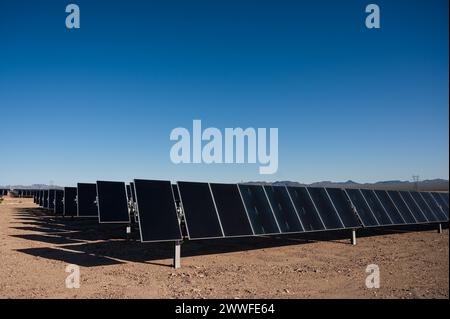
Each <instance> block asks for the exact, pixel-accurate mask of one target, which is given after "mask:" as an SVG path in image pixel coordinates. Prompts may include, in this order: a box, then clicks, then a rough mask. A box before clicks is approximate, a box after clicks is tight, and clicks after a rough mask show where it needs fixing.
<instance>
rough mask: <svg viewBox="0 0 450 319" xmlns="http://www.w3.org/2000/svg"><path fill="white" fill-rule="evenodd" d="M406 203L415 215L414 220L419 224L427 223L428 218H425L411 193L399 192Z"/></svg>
mask: <svg viewBox="0 0 450 319" xmlns="http://www.w3.org/2000/svg"><path fill="white" fill-rule="evenodd" d="M398 193H399V194H400V196H401V198H402V199H403V201H404V202H405V204H406V205H407V206H408V208H409V210H410V211H411V213H412V214H413V215H414V218H415V219H416V220H417V222H418V223H427V222H428V218H427V217H426V216H425V214H424V213H423V212H422V210H421V209H420V207H419V205H417V203H416V201H415V200H414V198H413V197H412V196H411V193H410V192H407V191H399V192H398Z"/></svg>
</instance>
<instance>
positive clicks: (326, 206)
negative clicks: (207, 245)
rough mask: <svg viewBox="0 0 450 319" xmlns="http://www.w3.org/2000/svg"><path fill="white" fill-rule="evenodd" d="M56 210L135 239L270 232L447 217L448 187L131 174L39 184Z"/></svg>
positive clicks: (40, 195)
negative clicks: (116, 226)
mask: <svg viewBox="0 0 450 319" xmlns="http://www.w3.org/2000/svg"><path fill="white" fill-rule="evenodd" d="M34 195H35V202H36V203H38V204H40V205H41V206H43V207H45V208H47V209H50V210H53V211H54V212H55V213H56V214H62V215H65V216H79V217H98V218H99V222H100V223H129V222H130V213H133V212H135V213H136V214H137V220H138V222H139V229H140V235H141V241H143V242H150V241H176V240H181V239H182V238H184V237H186V238H188V239H206V238H223V237H241V236H256V235H274V234H289V233H302V232H317V231H324V230H338V229H355V228H360V227H378V226H390V225H407V224H421V223H439V222H447V221H448V210H449V203H448V202H449V199H448V193H438V192H407V191H384V190H368V189H338V188H315V187H285V186H267V185H265V186H262V185H247V184H218V183H194V182H178V183H177V184H176V185H172V184H171V183H170V182H169V181H152V180H135V181H134V183H130V185H126V184H125V183H123V182H105V181H99V182H97V183H96V184H86V183H79V184H78V185H77V187H65V188H64V190H42V191H38V192H37V193H35V194H34Z"/></svg>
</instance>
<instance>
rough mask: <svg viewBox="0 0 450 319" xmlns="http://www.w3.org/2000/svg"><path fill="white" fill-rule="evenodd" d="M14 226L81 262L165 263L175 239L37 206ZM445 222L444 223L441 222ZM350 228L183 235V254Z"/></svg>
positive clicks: (50, 251)
mask: <svg viewBox="0 0 450 319" xmlns="http://www.w3.org/2000/svg"><path fill="white" fill-rule="evenodd" d="M14 217H15V219H16V222H14V223H13V226H11V227H12V228H14V229H18V230H25V231H30V232H32V233H31V234H24V235H12V236H13V237H16V238H22V239H25V240H31V241H39V242H43V243H47V244H54V245H58V246H57V247H51V248H50V247H48V248H47V247H44V248H28V249H18V251H19V252H22V253H26V254H29V255H32V256H37V257H42V258H47V259H54V260H60V261H64V262H66V263H71V264H77V265H80V266H84V267H95V266H105V265H113V264H119V263H123V262H140V263H149V264H158V265H164V266H170V264H164V263H161V262H156V261H160V260H164V259H171V258H173V254H174V243H173V242H166V243H145V244H143V243H141V242H140V241H139V231H138V229H137V225H136V224H134V225H133V227H132V228H133V231H132V234H131V235H130V236H129V238H126V234H125V227H126V226H127V225H125V224H123V225H118V224H112V225H108V224H99V223H98V221H97V220H96V219H79V218H63V217H56V216H55V215H50V214H49V212H48V211H46V210H44V209H41V208H22V209H20V210H19V211H18V212H17V213H16V214H15V216H14ZM443 226H444V227H445V228H448V223H446V224H443ZM436 229H437V226H436V225H412V226H396V227H385V228H382V229H381V228H378V229H375V228H373V229H358V230H357V235H358V237H371V236H380V235H385V234H394V233H404V232H411V231H428V230H436ZM350 236H351V232H350V231H349V230H345V231H331V232H319V233H308V234H305V233H304V234H295V235H281V236H270V237H269V236H267V237H266V236H261V237H244V238H227V239H211V240H197V241H186V242H184V243H183V246H182V257H190V256H199V255H208V254H223V253H230V252H237V251H249V250H255V249H265V248H271V247H280V246H288V245H303V244H308V243H310V242H314V241H333V242H337V243H340V244H343V245H350Z"/></svg>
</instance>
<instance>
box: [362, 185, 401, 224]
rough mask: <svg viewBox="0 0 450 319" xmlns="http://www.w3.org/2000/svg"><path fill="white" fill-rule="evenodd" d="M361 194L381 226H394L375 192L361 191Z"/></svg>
mask: <svg viewBox="0 0 450 319" xmlns="http://www.w3.org/2000/svg"><path fill="white" fill-rule="evenodd" d="M361 193H362V194H363V196H364V198H365V200H366V202H367V204H368V205H369V207H370V210H371V211H372V213H373V214H374V215H375V217H376V218H377V221H378V223H379V224H380V225H392V224H394V223H393V221H392V220H391V218H390V217H389V215H388V214H387V212H386V211H385V209H384V207H383V205H382V204H381V203H380V201H379V200H378V197H377V196H376V195H375V192H374V191H373V190H370V189H361Z"/></svg>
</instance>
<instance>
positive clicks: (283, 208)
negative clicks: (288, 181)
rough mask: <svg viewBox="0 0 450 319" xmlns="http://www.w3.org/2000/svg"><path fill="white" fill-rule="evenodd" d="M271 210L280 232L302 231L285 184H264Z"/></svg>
mask: <svg viewBox="0 0 450 319" xmlns="http://www.w3.org/2000/svg"><path fill="white" fill-rule="evenodd" d="M264 190H265V192H266V195H267V198H268V199H269V203H270V206H271V208H272V211H273V212H274V214H275V217H276V219H277V222H278V226H280V230H281V232H282V233H298V232H303V231H304V229H303V226H302V223H301V221H300V218H299V217H298V215H297V212H296V211H295V207H294V204H293V203H292V201H291V198H290V197H289V193H288V191H287V189H286V187H285V186H264Z"/></svg>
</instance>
